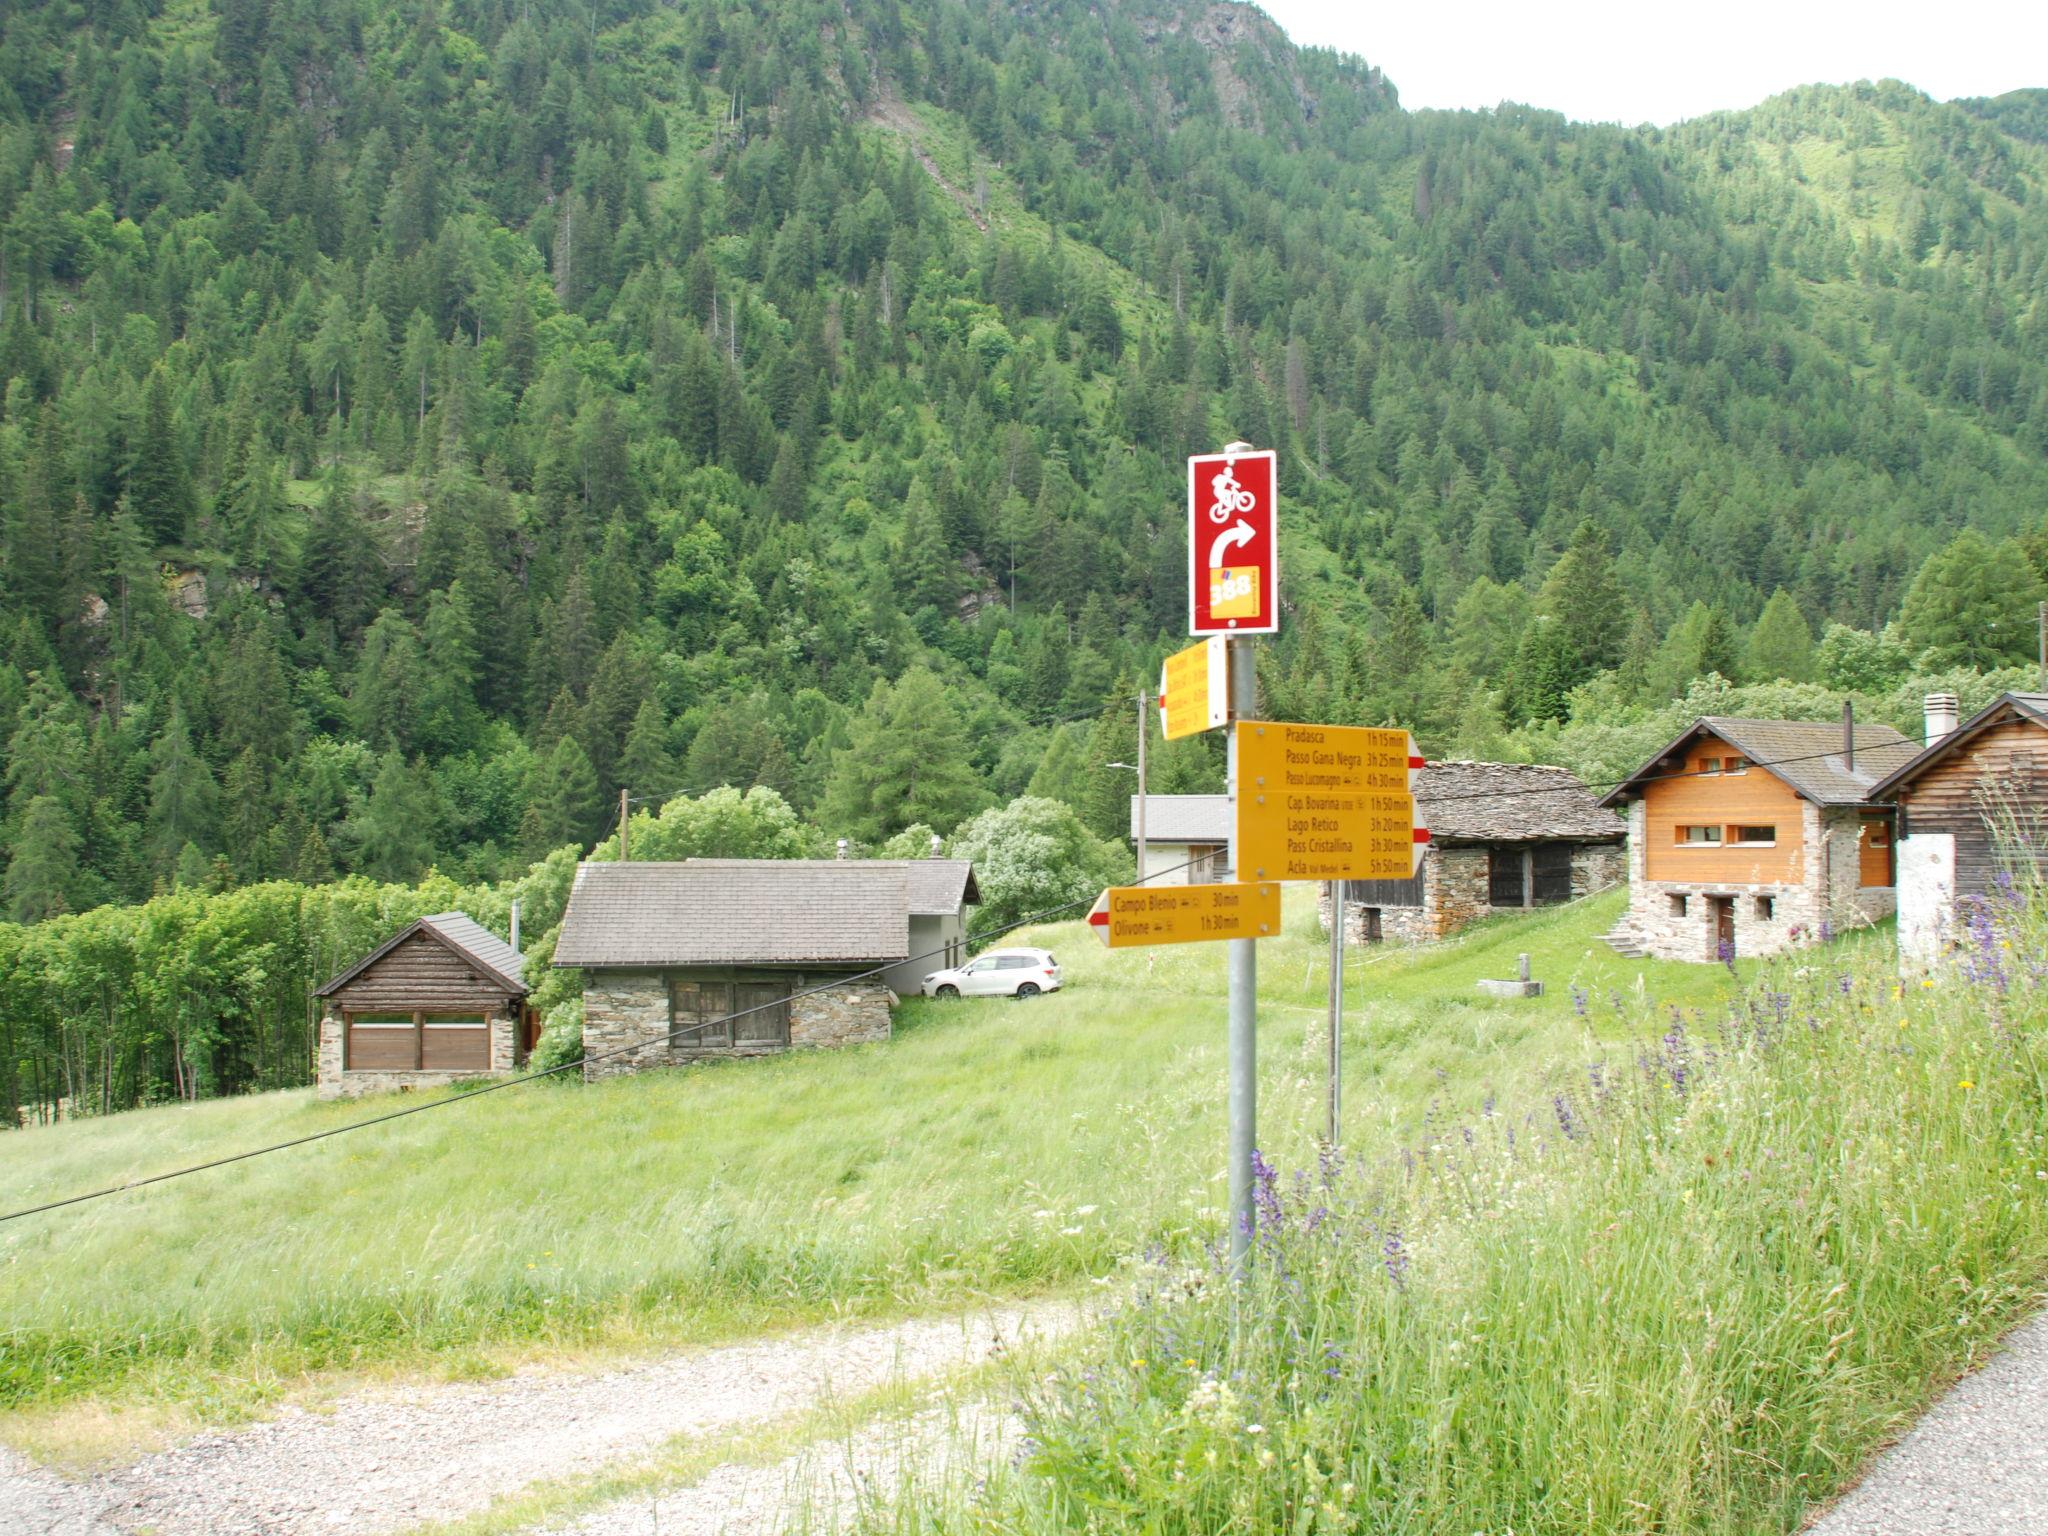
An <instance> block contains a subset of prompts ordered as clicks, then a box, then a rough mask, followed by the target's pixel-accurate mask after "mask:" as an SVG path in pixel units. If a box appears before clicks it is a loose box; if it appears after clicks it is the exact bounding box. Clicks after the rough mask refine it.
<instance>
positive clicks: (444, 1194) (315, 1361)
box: [0, 891, 1730, 1415]
mask: <svg viewBox="0 0 2048 1536" xmlns="http://www.w3.org/2000/svg"><path fill="white" fill-rule="evenodd" d="M1293 895H1294V899H1293V900H1292V901H1291V903H1290V908H1289V918H1288V931H1287V933H1286V934H1285V936H1283V937H1280V938H1277V939H1275V940H1272V941H1269V942H1268V943H1266V944H1265V945H1264V946H1263V947H1262V951H1261V971H1260V975H1261V996H1262V1007H1261V1051H1262V1056H1261V1070H1262V1076H1263V1090H1262V1100H1261V1110H1262V1114H1263V1116H1264V1119H1263V1123H1262V1127H1261V1131H1262V1134H1261V1138H1260V1139H1261V1142H1262V1144H1263V1145H1264V1146H1266V1147H1268V1148H1269V1149H1271V1150H1272V1152H1273V1155H1274V1156H1276V1157H1277V1158H1280V1159H1283V1160H1288V1161H1298V1160H1300V1159H1302V1158H1303V1157H1305V1156H1306V1155H1308V1153H1309V1150H1310V1146H1311V1136H1312V1131H1313V1127H1314V1125H1315V1124H1316V1117H1317V1115H1318V1110H1317V1108H1316V1106H1317V1105H1318V1103H1319V1076H1320V1062H1321V1052H1322V1049H1323V1046H1322V1040H1323V1034H1322V1012H1321V1000H1322V997H1323V995H1324V992H1325V989H1326V986H1327V979H1326V973H1325V970H1324V965H1325V961H1324V958H1323V955H1324V949H1323V941H1322V940H1321V938H1320V937H1319V936H1318V935H1317V934H1316V932H1315V929H1314V924H1313V912H1312V909H1311V908H1310V907H1309V905H1308V902H1307V898H1306V892H1305V891H1303V892H1299V893H1293ZM1618 901H1619V897H1618V896H1612V895H1610V896H1607V897H1602V898H1599V899H1597V900H1594V901H1592V902H1588V903H1583V904H1581V905H1579V906H1576V907H1572V908H1567V909H1559V910H1556V911H1552V912H1548V913H1544V914H1541V915H1538V916H1534V917H1531V918H1527V919H1516V920H1510V921H1505V922H1497V923H1494V924H1491V925H1488V926H1486V927H1484V928H1482V929H1480V930H1478V931H1476V932H1475V933H1474V934H1472V935H1470V936H1468V937H1467V938H1465V939H1464V940H1462V941H1460V942H1458V943H1455V944H1451V945H1448V946H1444V947H1442V948H1440V949H1436V950H1429V951H1419V952H1409V951H1399V950H1387V951H1383V952H1381V953H1379V954H1378V955H1376V956H1374V957H1372V958H1370V959H1369V960H1366V961H1363V962H1361V963H1357V964H1354V965H1353V967H1352V968H1351V970H1350V971H1349V973H1348V976H1349V990H1350V993H1351V997H1352V999H1353V1008H1352V1012H1351V1015H1350V1018H1351V1027H1350V1029H1349V1032H1348V1039H1349V1050H1348V1057H1347V1080H1348V1082H1347V1087H1348V1093H1349V1100H1348V1102H1349V1105H1350V1106H1351V1118H1350V1126H1349V1130H1350V1137H1351V1139H1352V1140H1353V1142H1354V1144H1355V1145H1356V1146H1358V1147H1360V1148H1361V1149H1371V1148H1380V1147H1384V1146H1386V1145H1388V1144H1390V1141H1391V1138H1392V1136H1393V1135H1394V1134H1395V1133H1396V1131H1397V1130H1398V1129H1399V1128H1401V1127H1403V1126H1412V1125H1413V1124H1414V1122H1415V1121H1416V1119H1417V1117H1418V1116H1419V1115H1420V1114H1421V1113H1422V1112H1423V1110H1424V1107H1425V1106H1426V1105H1427V1104H1429V1103H1430V1102H1432V1101H1442V1102H1446V1103H1458V1104H1464V1105H1467V1106H1473V1105H1477V1104H1478V1103H1479V1102H1480V1100H1481V1098H1482V1097H1483V1096H1485V1095H1487V1094H1489V1093H1495V1092H1497V1093H1499V1094H1500V1095H1501V1096H1502V1097H1503V1098H1504V1099H1507V1100H1513V1099H1515V1098H1517V1097H1522V1096H1529V1095H1534V1094H1536V1093H1538V1092H1539V1090H1541V1088H1542V1085H1543V1081H1544V1078H1545V1074H1546V1071H1547V1070H1548V1069H1551V1068H1559V1069H1562V1068H1564V1067H1567V1066H1570V1065H1573V1064H1577V1063H1582V1062H1584V1061H1587V1060H1590V1059H1592V1058H1593V1057H1594V1056H1595V1055H1596V1054H1598V1053H1599V1052H1600V1050H1601V1046H1600V1044H1599V1043H1598V1041H1599V1039H1600V1038H1601V1037H1605V1038H1608V1039H1613V1038H1617V1037H1619V1036H1620V1035H1621V1034H1623V1033H1624V1032H1625V1031H1626V1029H1627V1027H1628V1025H1627V1023H1626V1020H1627V1019H1632V1018H1633V1017H1634V1014H1635V1001H1636V1000H1647V1001H1649V1002H1651V1003H1658V1002H1671V1003H1674V1004H1677V1005H1680V1006H1684V1007H1688V1008H1699V1009H1701V1010H1703V1015H1702V1016H1704V1012H1705V1011H1713V1012H1716V1013H1718V1011H1719V1000H1720V999H1721V998H1722V997H1723V996H1724V995H1725V993H1726V991H1727V989H1728V987H1729V986H1730V978H1729V976H1728V974H1727V972H1726V971H1724V970H1722V969H1720V968H1718V967H1688V966H1675V965H1657V964H1648V965H1645V964H1642V963H1637V962H1629V961H1624V960H1621V959H1620V958H1618V957H1616V956H1615V955H1613V954H1612V953H1610V952H1609V951H1608V950H1607V949H1606V948H1605V947H1604V946H1603V945H1601V944H1599V943H1598V941H1597V935H1599V934H1600V933H1601V932H1603V931H1604V930H1605V929H1606V928H1607V927H1608V926H1609V925H1610V924H1611V923H1612V922H1613V920H1614V918H1615V916H1616V912H1617V904H1618ZM1035 937H1036V939H1037V940H1038V941H1040V942H1045V943H1049V944H1050V945H1052V946H1053V947H1054V949H1055V950H1056V951H1057V952H1058V954H1059V955H1060V958H1061V960H1062V962H1063V963H1064V964H1065V965H1066V966H1067V967H1068V975H1069V977H1070V985H1069V987H1068V989H1067V990H1066V991H1065V992H1064V993H1062V994H1059V995H1057V996H1054V997H1050V998H1044V999H1039V1000H1036V1001H1034V1002H1031V1003H1029V1004H1023V1005H1017V1004H1012V1003H1008V1002H1003V1001H998V1000H976V1001H968V1002H956V1003H952V1004H940V1003H925V1002H913V1003H910V1004H909V1005H907V1006H906V1008H905V1009H904V1011H903V1013H902V1015H901V1018H900V1021H899V1022H900V1028H899V1032H898V1034H897V1037H896V1039H895V1040H894V1041H892V1042H891V1043H889V1044H888V1045H886V1046H881V1047H874V1048H867V1049H861V1050H854V1051H848V1052H843V1053H830V1054H817V1055H808V1054H807V1055H791V1056H786V1057H781V1058H776V1059H771V1060H763V1061H753V1062H737V1063H719V1064H712V1065H701V1066H696V1067H692V1068H688V1069H684V1070H679V1071H675V1072H664V1073H655V1074H651V1075H645V1076H641V1077H638V1078H633V1079H627V1080H621V1081H614V1082H611V1083H607V1084H603V1085H599V1086H595V1087H584V1086H582V1085H580V1084H572V1083H560V1084H554V1083H550V1084H536V1085H534V1086H532V1087H529V1088H524V1089H520V1090H517V1091H515V1092H510V1093H501V1094H494V1095H492V1096H490V1097H489V1098H487V1099H484V1100H480V1101H478V1102H476V1103H473V1104H465V1105H460V1106H456V1107H452V1108H450V1109H448V1110H446V1111H444V1112H437V1113H434V1114H428V1115H420V1116H416V1117H413V1118H409V1119H406V1120H402V1121H399V1122H397V1123H394V1124H392V1125H388V1126H380V1127H377V1128H375V1129H372V1130H367V1131H364V1132H362V1133H361V1134H359V1135H356V1136H351V1137H347V1138H343V1139H339V1140H335V1141H331V1142H327V1143H323V1144H321V1145H319V1146H316V1147H310V1148H305V1149H298V1150H293V1151H288V1152H283V1153H279V1154H276V1155H274V1156H270V1157H266V1158H263V1159H260V1160H257V1161H254V1162H251V1163H248V1164H244V1165H240V1166H238V1167H235V1168H231V1169H226V1170H221V1171H217V1172H212V1173H207V1174H202V1175H198V1176H195V1177H193V1178H189V1179H182V1180H178V1181H176V1182H174V1183H170V1184H167V1185H164V1186H160V1187H156V1188H152V1189H147V1190H139V1191H135V1192H133V1193H130V1194H124V1195H120V1196H117V1197H115V1198H112V1199H109V1200H105V1201H101V1202H98V1203H95V1204H92V1205H87V1206H83V1207H79V1208H76V1209H72V1210H69V1211H64V1212H57V1213H52V1214H50V1215H46V1216H39V1217H35V1218H31V1219H29V1220H26V1221H23V1222H19V1223H16V1224H13V1225H10V1226H7V1227H0V1317H4V1318H5V1319H6V1332H5V1333H4V1334H0V1345H4V1348H0V1394H4V1397H5V1399H6V1401H7V1402H8V1403H10V1404H12V1405H15V1406H17V1407H19V1406H26V1405H32V1404H44V1405H50V1404H55V1403H60V1402H63V1401H66V1400H71V1399H76V1398H79V1397H93V1398H106V1399H112V1400H135V1399H160V1400H177V1401H181V1402H183V1403H185V1404H186V1405H187V1406H188V1407H189V1408H191V1409H192V1410H193V1411H196V1412H199V1413H202V1414H205V1415H216V1414H231V1413H233V1412H234V1411H236V1410H238V1409H239V1408H240V1407H242V1406H243V1405H246V1404H248V1403H250V1402H252V1401H256V1400H260V1399H261V1398H263V1397H264V1396H266V1395H267V1394H270V1393H272V1392H274V1391H275V1390H277V1389H278V1387H279V1386H280V1384H281V1383H283V1382H285V1381H287V1380H288V1379H290V1378H293V1377H296V1376H298V1375H300V1374H302V1373H305V1372H308V1371H318V1370H321V1369H326V1368H334V1367H349V1366H360V1365H365V1364H373V1363H379V1362H382V1363H397V1364H407V1363H413V1364H433V1365H435V1366H436V1367H438V1368H440V1369H443V1370H451V1369H452V1370H456V1371H477V1370H487V1369H491V1368H494V1366H495V1365H496V1364H498V1363H502V1360H503V1359H504V1358H506V1354H505V1352H506V1351H517V1350H521V1349H525V1348H529V1347H533V1346H538V1345H576V1346H583V1345H588V1344H593V1343H602V1344H607V1345H619V1346H627V1347H632V1346H637V1345H642V1344H651V1343H655V1342H667V1341H673V1340H677V1339H685V1338H697V1337H708V1336H714V1335H726V1334H732V1333H735V1332H739V1331H743V1330H750V1329H758V1328H766V1327H774V1326H781V1325H786V1324H790V1323H794V1322H797V1321H801V1320H804V1319H808V1318H814V1317H818V1316H823V1315H828V1314H843V1313H848V1312H888V1311H894V1310H901V1309H908V1308H914V1307H923V1306H934V1305H939V1304H943V1303H947V1302H958V1301H961V1300H964V1299H971V1298H974V1297H978V1296H982V1295H988V1294H997V1293H1003V1294H1016V1293H1026V1292H1030V1291H1033V1290H1039V1289H1045V1288H1052V1287H1059V1286H1065V1285H1071V1284H1075V1283H1079V1282H1082V1281H1084V1280H1085V1279H1086V1278H1088V1277H1100V1276H1104V1275H1107V1274H1109V1273H1111V1272H1113V1271H1114V1270H1115V1269H1116V1267H1117V1265H1118V1263H1119V1261H1120V1260H1124V1259H1127V1258H1128V1257H1129V1256H1131V1255H1133V1254H1136V1253H1138V1252H1140V1251H1142V1250H1143V1249H1144V1248H1145V1247H1146V1246H1147V1245H1148V1244H1152V1243H1164V1244H1168V1245H1176V1244H1186V1245H1192V1244H1193V1243H1195V1242H1197V1241H1198V1240H1200V1239H1202V1238H1204V1237H1207V1236H1210V1235H1213V1234H1214V1233H1216V1232H1217V1231H1218V1230H1219V1223H1220V1212H1219V1211H1218V1209H1217V1207H1218V1206H1219V1205H1220V1204H1221V1201H1222V1189H1223V1182H1222V1181H1223V1159H1222V1145H1223V1130H1224V1128H1223V1112H1222V1086H1223V1007H1222V989H1223V952H1222V949H1221V947H1220V946H1187V947H1183V948H1181V949H1178V950H1158V951H1150V952H1145V951H1136V952H1134V951H1121V952H1118V953H1116V954H1110V953H1107V952H1105V951H1103V950H1101V949H1100V948H1099V947H1098V946H1097V945H1096V943H1095V941H1094V939H1093V938H1092V937H1089V936H1088V935H1087V934H1086V932H1085V930H1084V929H1082V928H1081V927H1079V926H1078V925H1064V926H1059V927H1049V928H1046V929H1042V930H1039V931H1038V933H1037V934H1036V935H1035ZM1519 950H1527V951H1529V952H1531V953H1532V955H1533V956H1534V958H1535V965H1536V973H1537V974H1538V975H1539V976H1542V977H1544V978H1545V979H1546V980H1548V981H1549V982H1550V983H1551V987H1552V993H1551V995H1550V996H1549V997H1546V998H1544V999H1542V1000H1541V1001H1540V1002H1537V1003H1535V1004H1533V1005H1515V1006H1513V1007H1510V1006H1508V1005H1503V1004H1485V1003H1482V1002H1481V1001H1480V1000H1479V999H1478V997H1477V996H1476V994H1475V993H1474V992H1473V991H1472V986H1471V983H1472V981H1473V980H1474V979H1476V978H1477V977H1479V976H1481V975H1488V974H1491V975H1507V974H1511V970H1512V966H1513V962H1514V955H1515V953H1516V952H1517V951H1519ZM1574 985H1576V986H1578V987H1580V988H1582V989H1583V990H1584V993H1585V995H1586V997H1587V999H1588V1001H1587V1002H1586V1004H1585V1009H1586V1011H1585V1013H1584V1015H1583V1016H1582V1015H1581V1013H1580V1011H1579V1005H1578V1004H1577V1002H1576V1001H1575V997H1574V994H1573V991H1572V987H1573V986H1574ZM386 1102H387V1103H388V1102H389V1101H386ZM375 1107H376V1105H375V1104H374V1103H373V1104H368V1105H335V1104H319V1103H316V1102H315V1101H314V1100H313V1099H312V1098H311V1096H310V1095H309V1094H307V1093H305V1092H291V1093H275V1094H266V1095H261V1096H256V1097H250V1098H243V1099H233V1100H223V1101H216V1102H210V1103H201V1104H197V1105H188V1106H179V1107H169V1108H163V1109H156V1110H146V1111H141V1112H137V1113H132V1114H126V1115H119V1116H115V1117H112V1118H109V1119H105V1120H99V1121H83V1122H75V1123H71V1124H65V1125H60V1126H56V1127H53V1128H47V1129H40V1130H33V1131H27V1132H23V1133H20V1134H18V1135H15V1136H10V1137H7V1138H4V1139H0V1203H4V1204H5V1205H6V1206H8V1207H13V1206H17V1205H22V1204H27V1203H32V1202H34V1201H36V1200H40V1199H48V1198H52V1197H56V1196H60V1195H63V1194H66V1193H70V1192H74V1191H78V1190H83V1189H87V1188H91V1187H94V1186H98V1185H102V1184H108V1183H114V1182H118V1181H120V1180H122V1179H126V1178H132V1177H136V1176H138V1175H143V1174H147V1173H151V1172H155V1171H160V1170H162V1169H166V1168H170V1167H174V1166H177V1165H180V1164H183V1163H187V1162H193V1161H197V1160H200V1159H203V1158H206V1157H210V1156H219V1155H221V1154H223V1153H226V1152H230V1151H235V1150H240V1149H242V1148H245V1147H250V1146H255V1145H259V1144H261V1143H265V1142H269V1141H273V1140H281V1139H284V1138H287V1137H290V1136H295V1135H303V1134H305V1133H306V1132H308V1131H313V1130H318V1129H321V1128H324V1127H327V1126H330V1125H336V1124H340V1123H342V1122H345V1121H347V1120H350V1119H352V1118H356V1117H360V1116H362V1115H364V1114H367V1113H370V1112H372V1110H373V1109H374V1108H375Z"/></svg>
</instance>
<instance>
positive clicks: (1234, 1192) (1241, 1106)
mask: <svg viewBox="0 0 2048 1536" xmlns="http://www.w3.org/2000/svg"><path fill="white" fill-rule="evenodd" d="M1229 655H1230V714H1231V718H1232V719H1233V720H1251V719H1254V718H1256V717H1257V715H1258V710H1259V684H1258V678H1257V676H1256V675H1255V674H1254V672H1253V670H1252V665H1253V663H1252V641H1251V636H1249V635H1232V636H1231V637H1230V646H1229ZM1241 792H1242V786H1241V785H1240V784H1239V783H1238V768H1237V732H1236V731H1235V730H1233V731H1232V732H1231V733H1230V800H1231V805H1232V807H1233V810H1234V808H1235V806H1236V804H1237V797H1238V795H1239V794H1240V793H1241ZM1239 851H1240V850H1239V849H1238V847H1237V838H1236V829H1235V826H1234V825H1233V828H1232V837H1231V848H1230V868H1231V873H1232V876H1233V878H1235V879H1240V880H1241V879H1243V878H1244V871H1243V870H1242V869H1240V868H1239V867H1238V866H1239V859H1238V854H1239ZM1228 943H1229V945H1230V957H1229V977H1230V1036H1229V1038H1230V1047H1229V1054H1230V1162H1229V1167H1230V1267H1231V1270H1232V1272H1233V1273H1235V1274H1239V1275H1242V1274H1243V1273H1244V1271H1245V1269H1246V1266H1247V1265H1248V1263H1249V1262H1250V1259H1251V1246H1252V1222H1253V1219H1254V1218H1253V1213H1252V1153H1253V1151H1254V1149H1255V1148H1256V1147H1257V1145H1258V1139H1257V1138H1258V1104H1259V1046H1258V1003H1259V942H1258V940H1256V939H1231V940H1229V941H1228Z"/></svg>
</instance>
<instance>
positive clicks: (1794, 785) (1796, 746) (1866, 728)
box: [1600, 715, 1919, 805]
mask: <svg viewBox="0 0 2048 1536" xmlns="http://www.w3.org/2000/svg"><path fill="white" fill-rule="evenodd" d="M1702 736H1713V737H1717V738H1719V739H1720V740H1722V741H1725V742H1727V743H1728V745H1729V746H1731V747H1734V748H1736V749H1737V750H1739V751H1740V752H1741V753H1742V755H1743V756H1744V757H1746V758H1748V759H1749V760H1750V762H1752V763H1754V764H1755V765H1756V766H1757V767H1758V768H1761V769H1764V770H1765V771H1767V772H1769V773H1771V774H1773V775H1775V776H1776V777H1777V778H1779V779H1781V780H1783V781H1784V782H1785V784H1787V785H1788V786H1789V787H1790V788H1791V789H1792V791H1793V793H1795V794H1797V795H1799V796H1800V797H1801V798H1802V799H1806V800H1811V801H1813V802H1814V804H1816V805H1869V804H1870V803H1871V802H1872V801H1873V800H1874V799H1875V791H1876V787H1877V784H1878V781H1879V780H1881V779H1883V778H1884V777H1885V776H1886V775H1887V774H1889V773H1892V772H1893V771H1894V770H1896V769H1898V768H1901V767H1903V766H1904V765H1905V764H1907V763H1909V762H1911V761H1912V760H1913V756H1914V754H1915V753H1916V752H1917V751H1918V750H1919V749H1918V748H1917V747H1915V746H1914V744H1913V743H1912V741H1910V740H1909V739H1908V738H1906V737H1904V736H1901V735H1900V734H1899V733H1898V732H1897V731H1895V730H1893V729H1892V728H1891V727H1890V726H1888V725H1858V726H1857V727H1856V736H1855V741H1856V765H1855V767H1854V768H1851V767H1850V766H1849V763H1848V760H1847V759H1846V758H1845V757H1844V756H1843V754H1842V725H1841V722H1840V721H1839V720H1737V719H1732V718H1730V717H1729V716H1726V715H1702V716H1700V718H1699V719H1697V720H1695V721H1693V723H1692V724H1691V725H1689V726H1687V727H1686V728H1685V729H1684V730H1683V731H1681V732H1679V733H1678V735H1677V736H1676V737H1675V738H1674V739H1673V740H1672V741H1671V743H1670V745H1668V746H1666V747H1665V748H1664V749H1663V750H1662V751H1660V752H1657V753H1656V754H1654V755H1653V756H1652V757H1651V758H1650V760H1649V761H1648V762H1646V763H1644V764H1643V766H1642V767H1640V768H1638V769H1637V770H1636V771H1635V772H1634V773H1632V774H1630V775H1629V777H1628V778H1627V779H1626V780H1624V781H1623V782H1622V783H1621V784H1619V785H1617V786H1616V787H1615V788H1614V789H1612V790H1610V791H1608V793H1607V795H1606V796H1605V798H1603V799H1602V800H1601V802H1600V803H1601V804H1602V805H1619V804H1621V803H1622V802H1623V801H1626V800H1632V799H1634V798H1635V797H1636V796H1637V795H1639V794H1641V793H1642V787H1643V784H1644V782H1645V781H1646V780H1649V779H1654V778H1661V777H1663V776H1664V775H1666V774H1671V773H1676V772H1679V771H1681V768H1680V765H1681V763H1682V762H1683V754H1684V752H1685V750H1686V749H1687V748H1688V747H1690V746H1691V745H1692V743H1693V742H1694V741H1696V740H1697V739H1698V738H1700V737H1702Z"/></svg>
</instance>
